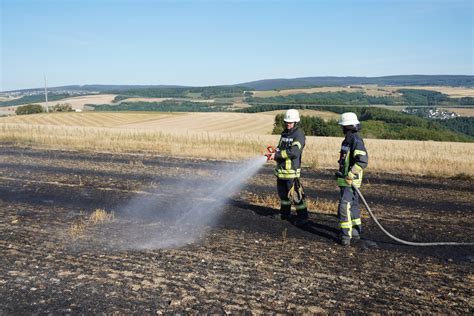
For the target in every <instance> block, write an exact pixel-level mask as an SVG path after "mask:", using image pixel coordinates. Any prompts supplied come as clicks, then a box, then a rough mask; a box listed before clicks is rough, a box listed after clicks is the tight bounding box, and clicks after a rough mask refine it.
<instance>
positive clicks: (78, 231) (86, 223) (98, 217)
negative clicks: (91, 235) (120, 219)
mask: <svg viewBox="0 0 474 316" xmlns="http://www.w3.org/2000/svg"><path fill="white" fill-rule="evenodd" d="M114 219H115V214H114V212H110V213H107V211H106V210H104V209H100V208H98V209H96V210H95V211H94V212H93V213H91V214H90V215H89V217H87V218H86V219H84V217H83V216H81V218H80V221H79V222H77V223H74V224H71V226H69V230H68V234H69V236H70V237H72V238H73V239H77V238H80V237H82V236H83V235H84V233H85V232H86V230H87V228H88V227H90V226H93V225H100V224H105V223H109V222H112V221H113V220H114Z"/></svg>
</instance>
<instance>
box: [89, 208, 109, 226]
mask: <svg viewBox="0 0 474 316" xmlns="http://www.w3.org/2000/svg"><path fill="white" fill-rule="evenodd" d="M114 218H115V214H114V212H110V213H107V211H106V210H104V209H101V208H98V209H96V210H95V211H94V212H93V213H92V214H91V215H89V223H92V224H94V225H97V224H102V223H107V222H111V221H113V220H114Z"/></svg>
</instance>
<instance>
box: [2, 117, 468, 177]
mask: <svg viewBox="0 0 474 316" xmlns="http://www.w3.org/2000/svg"><path fill="white" fill-rule="evenodd" d="M273 121H274V119H273V117H272V115H267V114H263V113H255V114H248V113H178V114H175V113H143V112H141V113H136V112H133V113H116V112H110V113H107V112H104V113H57V114H54V115H52V114H49V115H48V114H38V115H26V116H19V117H6V118H0V141H2V142H9V143H13V144H17V145H20V146H22V145H28V146H34V147H37V148H51V149H54V148H62V149H72V150H85V151H108V152H115V153H123V152H129V153H134V152H146V153H152V154H165V155H171V156H187V157H206V158H214V159H244V158H249V157H253V156H255V155H258V154H261V153H262V151H263V150H264V148H265V145H266V144H276V143H277V142H278V138H279V136H278V135H270V133H271V130H272V128H273ZM341 141H342V135H341V137H314V136H309V137H307V146H306V149H305V154H304V157H303V163H304V164H305V165H306V166H311V167H314V168H333V167H334V165H335V163H336V161H337V159H338V152H339V149H340V144H341ZM365 143H366V145H367V148H368V151H369V156H370V160H371V163H370V169H371V170H372V171H383V172H392V173H397V174H398V173H401V174H418V175H427V174H428V175H429V174H436V175H437V176H443V177H451V176H470V177H472V176H474V160H473V159H472V152H473V151H474V143H450V142H434V141H405V140H383V139H366V140H365ZM388 149H390V150H388ZM446 153H450V154H449V155H447V154H446Z"/></svg>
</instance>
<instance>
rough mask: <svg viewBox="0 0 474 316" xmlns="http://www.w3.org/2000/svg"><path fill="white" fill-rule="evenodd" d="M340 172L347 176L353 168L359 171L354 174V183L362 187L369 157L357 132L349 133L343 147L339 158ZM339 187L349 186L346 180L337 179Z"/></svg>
mask: <svg viewBox="0 0 474 316" xmlns="http://www.w3.org/2000/svg"><path fill="white" fill-rule="evenodd" d="M338 163H339V171H340V172H341V173H342V174H343V175H344V176H347V174H348V173H349V171H350V170H351V169H352V167H354V166H355V168H354V169H357V170H358V172H356V173H354V175H355V176H354V179H353V180H352V183H353V184H354V185H355V186H356V187H358V188H359V187H360V185H361V184H362V177H363V174H364V170H363V169H365V168H366V167H367V165H368V163H369V156H368V155H367V150H366V149H365V145H364V141H363V140H362V138H361V137H360V136H359V134H358V133H357V132H352V131H348V132H347V133H346V137H345V138H344V141H343V142H342V145H341V151H340V157H339V161H338ZM337 185H338V186H340V187H348V186H350V185H349V184H347V183H346V181H344V178H337Z"/></svg>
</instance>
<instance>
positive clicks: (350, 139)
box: [336, 112, 369, 246]
mask: <svg viewBox="0 0 474 316" xmlns="http://www.w3.org/2000/svg"><path fill="white" fill-rule="evenodd" d="M338 124H339V125H341V126H342V129H343V132H344V134H345V138H344V141H343V142H342V146H341V151H340V157H339V161H338V162H339V171H338V172H337V174H336V178H337V185H338V186H339V188H340V199H339V207H338V213H337V215H338V219H339V226H340V242H341V245H343V246H348V245H349V244H350V242H351V239H360V234H361V232H362V223H361V220H360V208H359V195H358V194H357V191H356V190H354V189H353V188H352V186H355V187H357V188H359V187H360V185H361V183H362V175H363V173H364V169H365V168H366V167H367V164H368V162H369V156H368V155H367V150H366V149H365V145H364V141H363V140H362V138H361V137H360V136H359V133H358V131H359V130H360V122H359V120H358V119H357V115H356V114H355V113H352V112H347V113H343V114H342V115H341V117H340V119H339V122H338Z"/></svg>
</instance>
